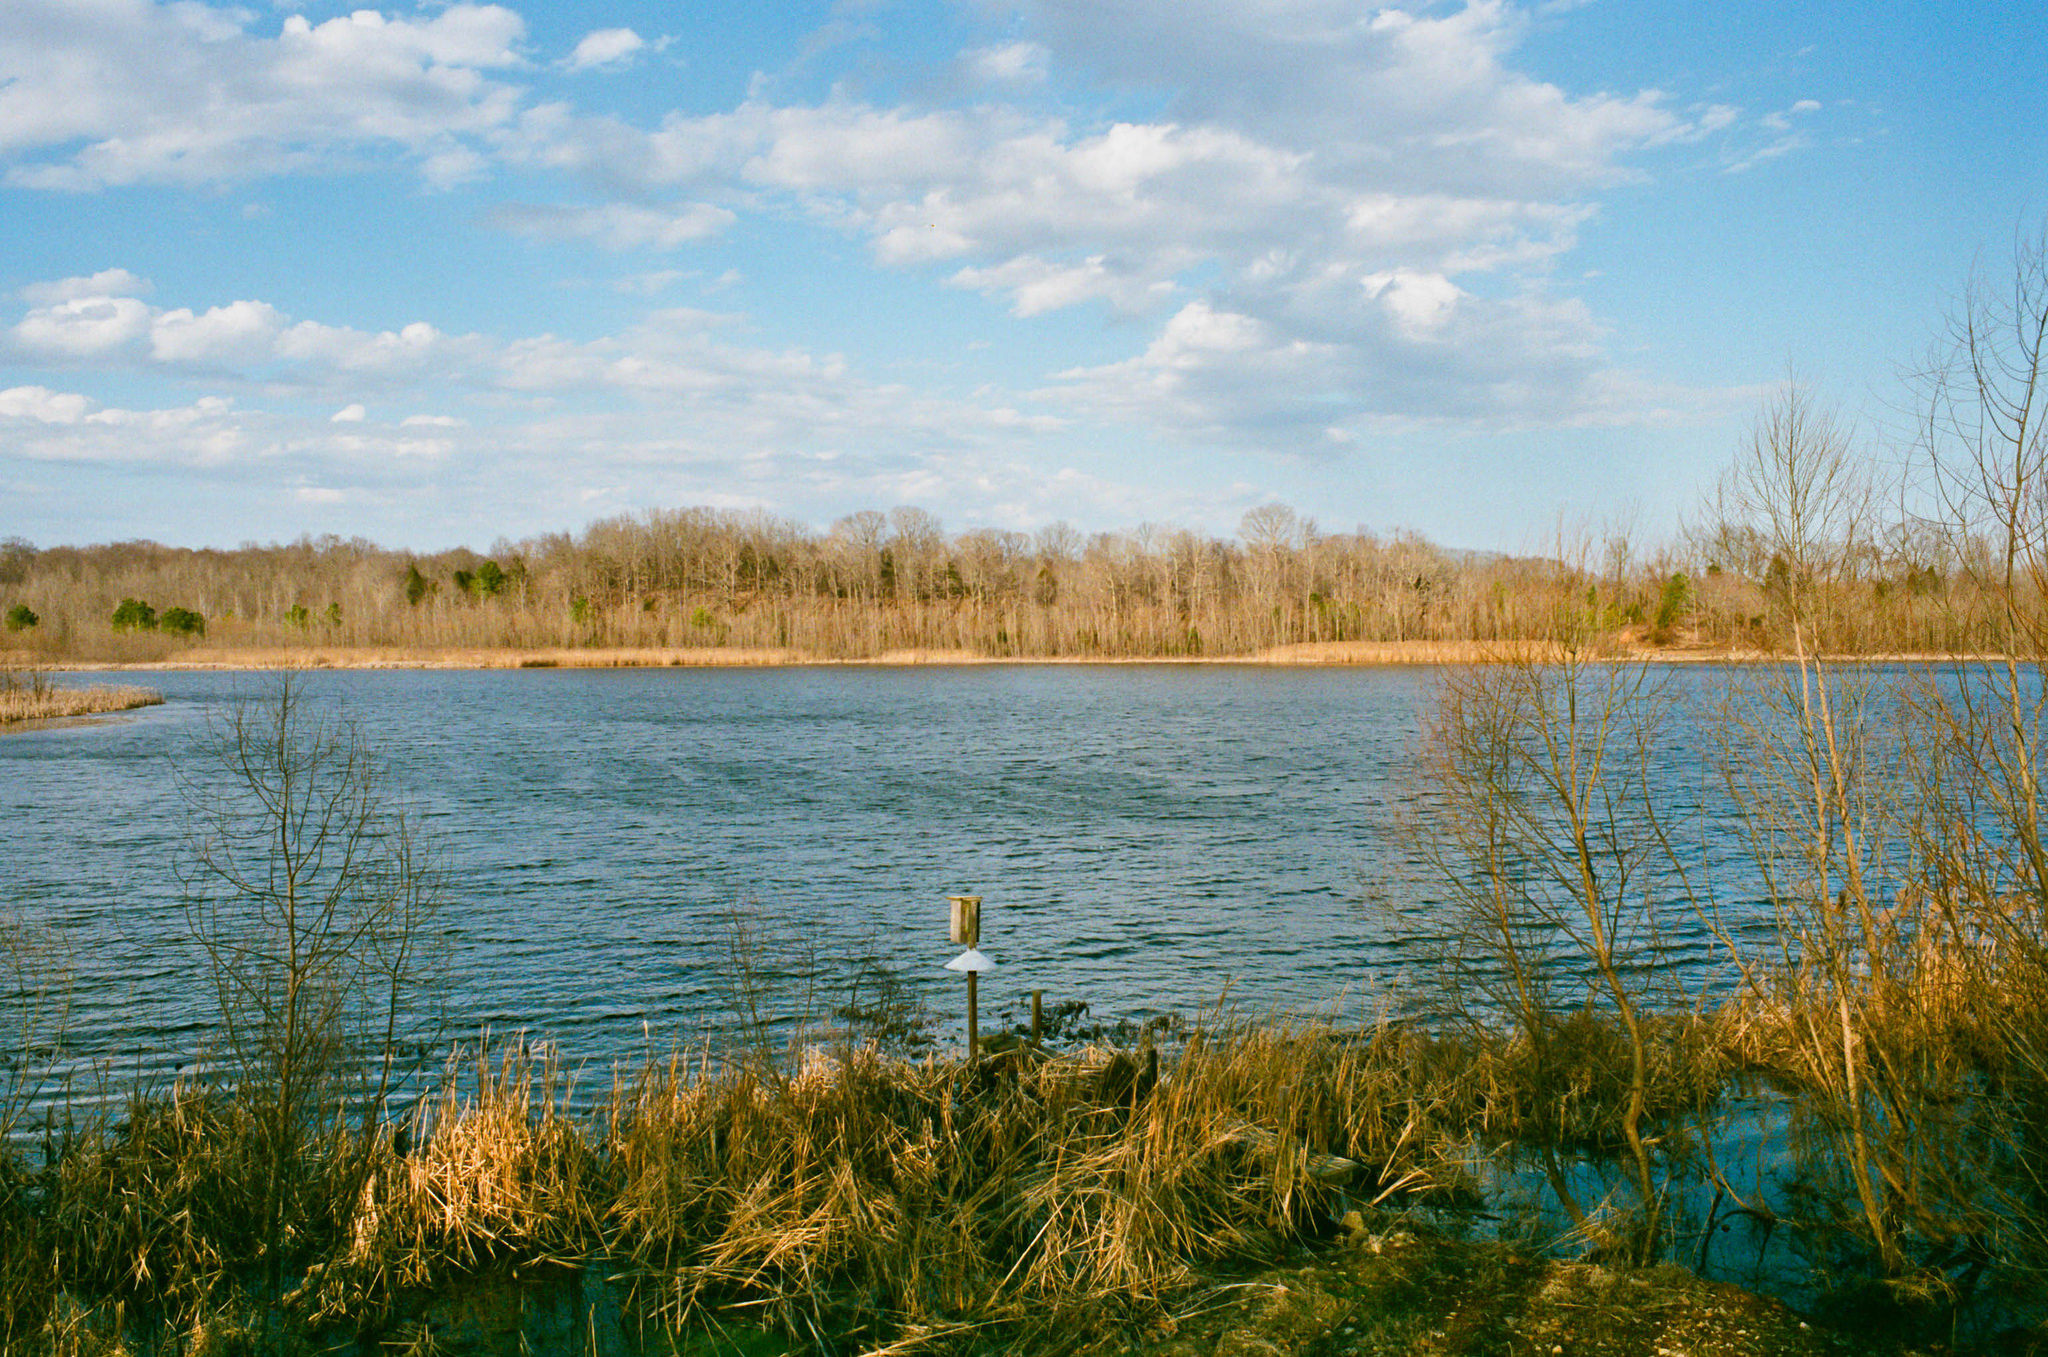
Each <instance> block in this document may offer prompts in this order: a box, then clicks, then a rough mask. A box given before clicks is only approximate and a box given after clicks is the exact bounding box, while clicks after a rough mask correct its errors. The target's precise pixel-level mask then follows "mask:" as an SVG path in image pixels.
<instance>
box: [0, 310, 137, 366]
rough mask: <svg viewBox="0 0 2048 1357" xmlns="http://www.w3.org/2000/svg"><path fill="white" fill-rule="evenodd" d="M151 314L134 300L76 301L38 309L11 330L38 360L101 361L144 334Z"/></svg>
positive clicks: (15, 338)
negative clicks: (84, 359) (74, 359)
mask: <svg viewBox="0 0 2048 1357" xmlns="http://www.w3.org/2000/svg"><path fill="white" fill-rule="evenodd" d="M149 323H150V310H149V306H148V304H147V303H145V302H141V301H137V300H136V299H135V298H133V297H75V298H73V299H72V300H70V301H66V302H58V303H57V304H56V305H54V306H39V307H37V308H36V309H34V310H32V311H30V312H29V313H28V314H27V315H26V316H23V317H22V318H21V320H20V322H19V323H18V324H16V325H15V327H14V342H15V345H16V347H17V348H19V349H20V350H22V351H23V352H24V353H25V354H27V355H29V356H32V357H39V358H58V359H63V358H100V357H105V356H107V355H109V354H112V353H114V352H116V351H117V350H120V349H122V348H125V347H126V346H127V345H128V344H130V343H132V342H133V341H134V340H136V339H138V338H140V337H141V336H142V335H143V334H145V333H147V331H148V329H149Z"/></svg>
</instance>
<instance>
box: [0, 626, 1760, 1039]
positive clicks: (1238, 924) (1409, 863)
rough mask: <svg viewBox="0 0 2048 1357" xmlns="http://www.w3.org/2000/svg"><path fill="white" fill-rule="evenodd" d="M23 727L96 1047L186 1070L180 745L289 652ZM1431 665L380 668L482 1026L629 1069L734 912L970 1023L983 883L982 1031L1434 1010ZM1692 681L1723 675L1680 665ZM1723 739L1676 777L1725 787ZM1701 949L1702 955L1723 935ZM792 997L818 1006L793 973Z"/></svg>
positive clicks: (318, 689)
mask: <svg viewBox="0 0 2048 1357" xmlns="http://www.w3.org/2000/svg"><path fill="white" fill-rule="evenodd" d="M144 681H146V682H148V683H149V684H151V685H152V686H155V687H158V688H160V689H161V690H162V691H163V692H164V694H165V696H166V697H167V698H168V699H169V700H168V702H167V704H166V705H165V706H162V707H157V708H151V709H147V710H144V711H142V712H139V713H136V714H133V715H130V716H126V717H122V718H119V719H116V720H113V721H109V722H105V723H99V724H93V725H84V726H74V727H69V728H62V729H46V730H35V731H30V732H26V733H18V734H10V735H7V736H5V737H4V738H0V815H4V817H5V819H4V823H6V824H7V825H8V826H9V829H10V833H9V835H8V849H7V853H6V855H5V859H6V866H5V869H4V872H5V875H4V878H0V880H4V883H5V890H6V899H5V900H4V901H0V906H4V905H12V906H14V907H16V908H18V909H19V910H20V911H21V912H22V913H24V914H26V915H27V916H29V917H30V918H33V919H38V920H41V921H44V922H46V923H47V924H49V925H51V926H52V927H53V928H54V929H55V930H56V931H57V932H58V933H59V935H60V936H61V937H63V938H64V939H65V940H66V942H67V944H68V950H69V952H70V954H71V959H72V960H71V965H72V968H73V974H74V977H75V980H74V994H75V998H74V1006H73V1011H72V1019H71V1028H72V1031H73V1033H74V1034H75V1037H76V1038H77V1040H78V1041H79V1043H80V1046H81V1051H82V1053H83V1054H85V1055H88V1056H97V1057H100V1058H108V1059H113V1060H115V1061H117V1062H118V1063H121V1064H122V1065H123V1066H124V1067H127V1068H134V1069H141V1070H144V1071H160V1070H164V1069H168V1068H172V1067H174V1066H175V1065H176V1064H177V1063H178V1062H179V1061H180V1060H181V1059H183V1058H186V1057H187V1056H188V1055H189V1053H190V1051H192V1050H193V1049H195V1048H196V1047H197V1046H198V1045H199V1044H200V1043H201V1042H202V1041H203V1038H204V1035H205V1014H206V1009H207V1002H206V993H205V990H204V983H203V976H204V971H203V968H202V967H201V966H200V964H199V961H198V958H197V956H196V954H195V953H194V951H193V949H192V947H191V945H190V943H189V941H187V940H186V937H185V933H184V928H183V915H182V912H181V909H180V888H179V885H178V878H177V875H176V871H175V867H176V864H177V862H178V860H179V858H180V855H181V854H182V853H183V852H184V851H185V842H186V828H185V813H184V809H183V804H182V802H181V800H180V797H179V794H178V792H177V789H176V786H175V782H174V778H173V771H172V770H173V768H174V766H176V765H177V763H178V762H179V761H180V760H189V759H190V758H192V757H193V755H194V751H195V749H196V747H197V745H198V743H199V740H200V737H201V736H202V735H203V734H204V731H205V726H206V721H207V717H208V713H209V712H210V711H214V710H216V709H217V708H218V706H219V704H221V703H223V702H225V701H228V700H230V699H232V698H233V697H235V696H236V695H237V694H242V695H248V696H260V695H261V693H262V692H263V691H264V690H265V685H266V683H269V682H271V681H272V680H270V679H268V678H266V677H265V676H262V675H248V674H243V675H222V674H200V673H165V674H160V675H151V676H149V677H148V678H147V679H146V680H144ZM1434 681H1435V680H1434V674H1433V672H1432V671H1430V670H1427V669H1253V668H1226V667H1197V666H1100V667H1098V666H1014V667H1009V666H998V667H972V668H904V669H893V668H817V669H811V668H788V669H748V670H717V669H658V670H645V669H642V670H610V671H605V670H528V671H489V672H444V671H352V672H334V673H321V674H316V675H312V676H310V677H309V678H308V679H307V683H308V693H309V698H310V700H311V701H313V702H316V703H318V704H320V705H321V706H323V707H328V706H330V705H331V706H334V707H337V708H339V709H340V710H341V711H343V712H345V714H346V715H347V716H348V717H350V718H352V719H353V720H354V721H356V722H357V723H359V724H360V726H361V727H362V728H363V729H364V731H365V732H367V733H368V735H369V736H370V738H371V740H372V742H373V743H374V745H375V746H376V748H377V750H378V751H379V753H380V755H381V756H382V757H383V758H384V760H385V761H386V763H387V764H388V767H389V770H390V782H389V789H390V792H391V794H392V795H393V797H394V798H395V799H397V800H400V801H402V802H404V803H407V804H409V805H411V806H413V807H414V808H416V809H417V810H418V811H419V812H420V815H421V818H422V821H423V823H424V825H425V828H426V831H427V836H428V839H429V841H430V843H431V844H432V846H433V848H434V850H435V853H436V855H437V858H438V860H439V862H440V865H441V867H442V869H443V871H444V873H445V878H446V905H445V910H446V912H445V915H444V922H445V924H446V925H447V927H448V929H449V932H450V942H451V947H450V951H449V954H448V982H449V983H448V987H447V992H448V995H449V1005H450V1009H451V1013H450V1018H451V1025H452V1027H453V1029H454V1030H455V1031H457V1032H463V1031H469V1032H474V1031H475V1030H477V1029H478V1028H479V1027H480V1026H482V1025H485V1024H489V1025H490V1026H491V1027H493V1028H494V1029H495V1030H497V1031H500V1032H504V1031H507V1030H512V1029H523V1030H525V1031H526V1032H528V1033H529V1034H531V1035H533V1036H535V1037H540V1038H545V1039H547V1040H551V1041H554V1042H557V1043H559V1045H560V1047H561V1048H562V1049H563V1050H564V1051H566V1052H569V1053H571V1054H572V1055H573V1056H575V1057H578V1058H584V1059H594V1060H598V1061H604V1060H608V1059H611V1058H616V1057H620V1056H625V1055H629V1054H631V1053H632V1052H635V1051H637V1050H639V1049H641V1047H642V1045H643V1043H644V1041H645V1040H646V1037H647V1034H650V1033H651V1034H652V1035H653V1037H654V1039H655V1040H656V1041H657V1042H658V1043H661V1044H664V1045H665V1044H666V1043H667V1042H668V1041H669V1040H670V1039H673V1038H678V1037H680V1038H690V1037H693V1036H695V1035H696V1034H698V1033H700V1032H701V1031H702V1030H703V1029H704V1028H705V1027H707V1026H716V1025H718V1024H719V1023H721V1022H722V1021H724V1020H725V1019H726V1018H727V1017H728V1016H729V1013H730V1009H729V1007H728V1006H727V1003H726V1001H725V997H724V984H723V982H722V979H721V976H722V975H723V974H724V973H725V969H726V968H725V965H724V962H725V956H726V950H725V949H726V946H727V941H728V938H729V936H730V923H729V921H730V919H731V917H732V914H733V911H734V910H736V909H737V910H740V911H743V912H745V913H747V914H748V915H749V916H751V917H753V918H755V919H757V920H758V921H760V923H761V928H762V931H763V933H764V934H765V935H767V936H768V937H769V938H770V939H771V940H772V939H774V938H776V937H780V938H783V939H795V940H798V941H800V942H803V943H804V944H805V945H808V946H810V947H813V948H815V950H816V952H817V955H818V956H819V958H820V959H821V961H822V962H824V963H825V964H826V967H827V969H828V970H831V969H833V968H838V969H841V970H843V969H844V968H845V967H846V966H847V965H848V964H849V963H850V962H851V961H852V960H853V959H855V958H857V957H860V956H863V955H873V956H877V957H880V958H882V959H884V960H885V961H887V962H888V963H889V964H891V965H892V966H894V967H895V968H896V969H897V970H898V971H899V972H900V973H901V974H902V975H903V976H904V977H905V978H906V979H907V980H908V981H909V982H910V983H911V984H912V986H913V987H914V988H916V990H917V991H918V992H919V993H920V994H921V995H922V996H923V997H925V998H926V999H927V1000H928V1001H930V1002H931V1003H933V1004H934V1005H935V1006H938V1007H940V1008H942V1009H943V1010H944V1011H945V1012H947V1013H952V1012H955V1011H956V1010H957V1009H958V1008H959V1006H960V1002H961V996H960V993H959V990H960V988H961V986H960V982H959V980H958V978H957V977H955V976H952V975H950V974H948V973H947V972H945V971H944V970H942V969H941V968H942V966H943V964H944V963H945V962H946V961H947V960H948V959H950V958H951V957H952V956H953V955H954V954H955V953H956V952H957V950H958V949H957V948H954V947H952V946H950V945H949V943H948V941H947V936H946V927H947V913H946V911H947V906H946V899H945V897H946V896H947V895H948V894H950V893H963V892H964V893H974V894H979V895H981V896H982V897H983V898H984V905H983V937H982V950H983V951H984V952H986V953H987V954H989V955H990V956H991V957H993V958H994V959H995V960H996V962H997V963H998V967H999V969H997V970H996V971H995V972H993V973H992V974H990V975H987V976H984V977H983V1012H984V1015H985V1016H984V1025H985V1026H987V1025H988V1024H989V1023H990V1022H991V1020H992V1015H993V1014H994V1013H995V1012H996V1011H998V1010H1000V1009H1002V1008H1003V1007H1005V1006H1006V1005H1010V1004H1021V1003H1022V1002H1023V1001H1024V999H1025V996H1027V995H1028V993H1029V991H1031V990H1032V989H1042V990H1044V991H1045V993H1046V996H1047V1000H1048V1002H1057V1001H1060V1000H1064V999H1081V1000H1085V1001H1087V1002H1088V1003H1090V1004H1091V1005H1092V1006H1093V1009H1094V1013H1095V1015H1096V1016H1098V1017H1118V1016H1123V1017H1134V1018H1143V1017H1146V1016H1150V1015H1154V1014H1158V1013H1164V1012H1182V1013H1191V1012H1199V1011H1201V1010H1204V1009H1206V1008H1207V1007H1209V1006H1210V1005H1212V1004H1214V1003H1215V1002H1216V1001H1217V999H1218V998H1219V996H1221V995H1223V994H1225V993H1226V991H1227V992H1228V994H1229V996H1230V998H1231V1000H1232V1001H1233V1002H1234V1003H1235V1004H1237V1005H1238V1006H1239V1007H1241V1008H1244V1009H1249V1010H1252V1011H1255V1012H1256V1011H1263V1010H1268V1009H1276V1008H1277V1009H1294V1010H1300V1009H1309V1008H1316V1007H1320V1006H1327V1005H1330V1004H1332V1003H1342V1004H1343V1005H1345V1007H1346V1008H1347V1009H1348V1010H1349V1011H1350V1012H1352V1013H1365V1012H1370V1011H1372V1010H1373V1009H1375V1008H1378V1007H1382V1006H1388V1005H1391V1006H1395V1007H1398V1006H1400V1005H1401V1004H1402V1003H1403V1002H1405V1000H1404V995H1405V994H1406V992H1407V984H1408V980H1409V977H1411V976H1412V975H1413V974H1414V973H1415V967H1416V966H1417V965H1418V964H1419V963H1420V962H1421V961H1422V960H1423V958H1424V957H1426V955H1427V954H1428V953H1429V952H1430V950H1431V947H1430V943H1431V941H1432V940H1433V939H1434V938H1435V937H1436V936H1437V934H1438V933H1439V932H1440V931H1441V925H1440V922H1439V913H1440V912H1439V911H1437V910H1435V908H1434V904H1435V901H1434V898H1433V894H1432V887H1431V883H1430V881H1429V880H1428V876H1427V873H1426V872H1424V871H1423V870H1422V859H1421V856H1420V855H1419V853H1418V851H1417V848H1416V843H1415V840H1416V835H1415V834H1414V833H1413V832H1412V828H1411V827H1409V826H1408V821H1407V819H1406V817H1405V816H1404V807H1406V806H1408V805H1410V804H1412V803H1414V802H1415V801H1416V800H1417V798H1418V797H1426V796H1427V787H1426V786H1424V785H1422V784H1421V783H1419V781H1418V779H1417V777H1416V775H1415V774H1414V772H1413V767H1412V765H1413V762H1414V759H1413V755H1414V752H1415V749H1416V746H1417V742H1418V732H1419V729H1420V723H1421V719H1422V717H1423V714H1424V713H1425V711H1426V710H1427V707H1428V704H1429V702H1430V694H1431V691H1432V685H1433V683H1434ZM1675 681H1676V682H1678V683H1679V684H1680V685H1681V686H1682V687H1685V688H1687V689H1688V690H1690V691H1701V690H1705V689H1707V688H1711V687H1712V686H1713V685H1716V684H1718V683H1720V682H1722V681H1724V678H1723V671H1717V670H1706V669H1700V670H1690V671H1683V672H1681V673H1680V674H1678V675H1677V676H1676V678H1675ZM1703 754H1704V751H1703V749H1702V745H1701V739H1700V737H1699V735H1698V733H1697V732H1696V731H1687V730H1685V729H1684V728H1680V729H1678V730H1676V731H1675V732H1674V734H1673V736H1672V742H1671V745H1670V747H1669V748H1668V749H1667V750H1665V751H1664V754H1663V757H1664V760H1665V766H1664V770H1663V775H1664V776H1665V780H1666V782H1667V784H1668V786H1667V790H1668V792H1669V795H1670V797H1671V798H1672V802H1673V804H1674V805H1675V806H1677V807H1679V808H1681V809H1682V808H1685V807H1688V806H1691V805H1696V804H1698V801H1699V798H1700V797H1701V796H1702V795H1703V794H1704V793H1703V792H1702V791H1701V788H1702V786H1703V785H1704V784H1705V782H1706V781H1707V779H1708V774H1707V772H1706V767H1705V760H1704V757H1703ZM1680 932H1681V934H1682V936H1680V937H1679V938H1678V941H1679V942H1680V943H1681V944H1682V945H1687V946H1690V947H1692V948H1694V949H1695V950H1696V949H1697V948H1698V946H1699V942H1700V940H1699V938H1698V936H1697V931H1696V930H1693V931H1691V932H1688V931H1687V930H1680ZM784 1002H793V1000H789V999H787V996H785V997H784Z"/></svg>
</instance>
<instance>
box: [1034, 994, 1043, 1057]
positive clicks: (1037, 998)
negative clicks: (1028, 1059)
mask: <svg viewBox="0 0 2048 1357" xmlns="http://www.w3.org/2000/svg"><path fill="white" fill-rule="evenodd" d="M1044 998H1045V991H1044V990H1042V989H1035V990H1033V991H1031V1049H1032V1050H1034V1051H1037V1050H1043V1049H1044V1047H1045V1043H1044V1041H1043V1040H1041V1039H1040V1035H1039V1034H1040V1033H1041V1032H1042V1031H1043V1030H1044V1029H1043V1028H1042V1027H1041V1026H1040V1014H1039V1008H1040V1005H1041V1002H1042V1001H1043V1000H1044Z"/></svg>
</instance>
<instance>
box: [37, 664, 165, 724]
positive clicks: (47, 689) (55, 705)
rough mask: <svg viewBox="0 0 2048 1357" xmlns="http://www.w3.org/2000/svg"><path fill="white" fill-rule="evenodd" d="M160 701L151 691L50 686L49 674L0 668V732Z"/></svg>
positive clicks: (144, 689) (155, 693)
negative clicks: (6, 729) (31, 724)
mask: <svg viewBox="0 0 2048 1357" xmlns="http://www.w3.org/2000/svg"><path fill="white" fill-rule="evenodd" d="M163 700H164V695H163V694H162V693H160V692H157V691H156V690H155V689H153V688H135V687H128V686H118V687H109V686H107V685H104V684H89V685H87V686H85V687H69V686H63V685H59V684H55V683H52V682H51V681H50V678H49V675H47V674H46V673H44V672H42V671H41V670H38V669H16V668H13V667H7V666H0V729H4V728H7V727H19V726H24V725H28V724H30V723H42V722H50V721H75V720H81V719H84V718H88V717H94V716H107V715H112V714H113V713H116V712H124V711H133V710H134V709H135V708H137V707H154V706H158V705H161V704H162V702H163Z"/></svg>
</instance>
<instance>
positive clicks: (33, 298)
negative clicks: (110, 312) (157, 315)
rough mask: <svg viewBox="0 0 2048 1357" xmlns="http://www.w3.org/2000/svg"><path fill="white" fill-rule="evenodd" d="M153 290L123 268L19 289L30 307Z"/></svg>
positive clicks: (147, 283) (135, 294)
mask: <svg viewBox="0 0 2048 1357" xmlns="http://www.w3.org/2000/svg"><path fill="white" fill-rule="evenodd" d="M151 291H153V289H152V287H151V286H150V282H149V280H148V279H147V278H138V277H136V276H135V275H134V274H132V273H130V272H128V270H126V269H101V270H100V271H99V272H98V273H95V274H90V275H88V276H86V277H82V278H58V279H55V280H54V281H51V282H46V283H30V284H28V285H27V286H26V287H24V288H22V289H21V293H20V296H21V299H22V300H23V301H25V302H27V303H28V304H29V305H31V306H54V305H56V304H58V303H59V302H71V301H77V300H79V299H80V298H83V297H147V296H148V295H149V294H150V292H151Z"/></svg>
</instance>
